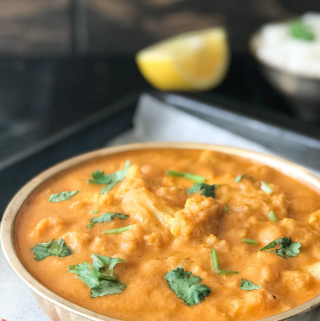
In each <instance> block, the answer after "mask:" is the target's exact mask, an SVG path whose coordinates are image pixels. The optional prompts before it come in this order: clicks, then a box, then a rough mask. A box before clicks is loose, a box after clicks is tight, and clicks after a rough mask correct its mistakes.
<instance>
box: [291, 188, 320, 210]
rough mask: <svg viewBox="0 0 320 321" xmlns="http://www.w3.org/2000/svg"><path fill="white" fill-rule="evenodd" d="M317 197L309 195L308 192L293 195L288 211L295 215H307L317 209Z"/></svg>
mask: <svg viewBox="0 0 320 321" xmlns="http://www.w3.org/2000/svg"><path fill="white" fill-rule="evenodd" d="M318 204H319V199H318V196H317V195H310V193H309V192H305V191H299V192H296V193H294V195H293V198H292V200H291V201H290V205H289V210H290V211H293V212H294V213H295V214H308V213H312V212H315V211H316V210H318V209H319V205H318Z"/></svg>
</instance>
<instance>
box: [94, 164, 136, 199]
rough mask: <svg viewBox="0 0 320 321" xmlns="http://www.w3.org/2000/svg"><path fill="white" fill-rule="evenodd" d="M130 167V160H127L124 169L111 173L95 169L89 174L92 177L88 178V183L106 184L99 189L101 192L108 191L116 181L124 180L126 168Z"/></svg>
mask: <svg viewBox="0 0 320 321" xmlns="http://www.w3.org/2000/svg"><path fill="white" fill-rule="evenodd" d="M129 167H130V162H129V161H128V160H127V161H126V164H125V167H124V170H120V171H116V172H114V173H112V174H106V175H105V174H104V172H100V171H99V170H96V171H95V172H94V173H92V174H91V176H92V179H90V180H88V183H91V184H99V185H102V184H108V186H106V187H104V188H103V189H102V190H101V192H100V193H101V194H106V193H108V192H109V191H110V190H111V189H112V188H113V187H114V186H115V185H116V184H117V183H119V182H121V181H123V180H124V178H125V177H126V175H127V172H128V169H129Z"/></svg>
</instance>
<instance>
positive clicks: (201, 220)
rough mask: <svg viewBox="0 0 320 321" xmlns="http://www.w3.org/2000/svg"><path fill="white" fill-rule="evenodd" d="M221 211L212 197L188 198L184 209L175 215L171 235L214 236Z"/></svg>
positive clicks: (198, 196)
mask: <svg viewBox="0 0 320 321" xmlns="http://www.w3.org/2000/svg"><path fill="white" fill-rule="evenodd" d="M222 215H223V210H222V208H221V207H220V205H219V204H218V202H217V201H216V200H215V199H214V198H212V197H205V196H203V195H196V196H193V197H191V198H189V199H188V200H187V202H186V204H185V207H184V209H182V210H180V211H178V212H176V213H175V219H174V220H173V222H172V225H171V233H172V234H173V235H175V236H180V235H183V236H185V237H187V238H190V237H192V236H193V237H197V238H199V237H201V236H205V235H210V234H215V233H216V232H217V229H218V222H219V218H220V217H221V216H222Z"/></svg>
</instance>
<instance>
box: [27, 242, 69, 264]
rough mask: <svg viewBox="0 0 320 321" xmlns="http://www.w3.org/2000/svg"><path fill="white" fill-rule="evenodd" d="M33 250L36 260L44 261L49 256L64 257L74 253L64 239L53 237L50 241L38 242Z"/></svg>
mask: <svg viewBox="0 0 320 321" xmlns="http://www.w3.org/2000/svg"><path fill="white" fill-rule="evenodd" d="M31 251H33V253H34V255H35V258H34V259H35V260H36V261H42V260H43V259H44V258H46V257H47V256H59V257H63V256H69V255H71V254H72V251H71V250H70V249H69V248H68V247H67V245H66V244H65V243H64V240H63V239H59V240H58V241H55V240H54V239H52V240H51V241H50V242H46V243H38V244H37V245H36V246H35V247H33V248H32V249H31Z"/></svg>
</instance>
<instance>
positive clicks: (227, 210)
mask: <svg viewBox="0 0 320 321" xmlns="http://www.w3.org/2000/svg"><path fill="white" fill-rule="evenodd" d="M223 211H224V212H225V213H229V207H228V206H227V205H225V206H224V207H223Z"/></svg>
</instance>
